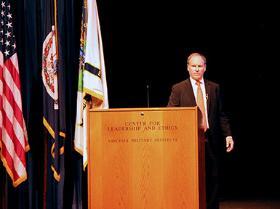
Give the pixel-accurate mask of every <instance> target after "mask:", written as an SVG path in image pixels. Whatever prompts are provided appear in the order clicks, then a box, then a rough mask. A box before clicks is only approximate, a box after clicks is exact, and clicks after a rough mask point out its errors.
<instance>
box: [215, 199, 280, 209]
mask: <svg viewBox="0 0 280 209" xmlns="http://www.w3.org/2000/svg"><path fill="white" fill-rule="evenodd" d="M220 209H280V200H279V201H275V200H230V201H221V202H220Z"/></svg>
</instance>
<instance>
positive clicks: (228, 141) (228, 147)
mask: <svg viewBox="0 0 280 209" xmlns="http://www.w3.org/2000/svg"><path fill="white" fill-rule="evenodd" d="M233 147H234V141H233V138H232V136H227V137H226V150H227V152H231V151H232V150H233Z"/></svg>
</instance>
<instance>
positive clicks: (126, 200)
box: [88, 108, 201, 209]
mask: <svg viewBox="0 0 280 209" xmlns="http://www.w3.org/2000/svg"><path fill="white" fill-rule="evenodd" d="M88 119H89V120H88V124H89V131H88V132H89V140H88V156H89V157H88V158H89V162H88V202H89V208H90V209H199V208H201V207H200V206H199V192H200V191H199V154H198V146H199V145H198V131H197V130H198V128H197V108H144V109H136V108H134V109H112V110H106V111H90V112H89V117H88Z"/></svg>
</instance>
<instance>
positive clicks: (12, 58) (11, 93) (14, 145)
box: [0, 0, 29, 187]
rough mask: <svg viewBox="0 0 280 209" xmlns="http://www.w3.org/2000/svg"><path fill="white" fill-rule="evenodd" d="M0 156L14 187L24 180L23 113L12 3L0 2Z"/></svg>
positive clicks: (26, 144)
mask: <svg viewBox="0 0 280 209" xmlns="http://www.w3.org/2000/svg"><path fill="white" fill-rule="evenodd" d="M0 2H1V3H0V20H1V21H0V26H1V29H0V155H1V160H2V162H3V164H4V167H5V168H6V170H7V172H8V174H9V176H10V177H11V179H12V182H13V185H14V186H15V187H16V186H18V185H19V184H20V183H22V182H23V181H24V180H26V179H27V173H26V159H25V153H26V151H28V149H29V146H28V141H27V134H26V128H25V122H24V118H23V114H22V100H21V85H20V75H19V68H18V59H17V53H16V41H15V35H14V29H13V21H12V16H13V15H12V12H11V4H10V2H9V0H1V1H0Z"/></svg>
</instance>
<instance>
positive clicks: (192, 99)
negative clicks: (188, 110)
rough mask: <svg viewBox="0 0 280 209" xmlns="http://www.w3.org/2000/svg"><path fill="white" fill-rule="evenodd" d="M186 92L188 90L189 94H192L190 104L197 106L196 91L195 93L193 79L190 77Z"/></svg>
mask: <svg viewBox="0 0 280 209" xmlns="http://www.w3.org/2000/svg"><path fill="white" fill-rule="evenodd" d="M186 92H187V95H189V96H190V98H189V99H190V101H189V102H190V103H191V104H190V105H191V106H196V101H195V96H194V93H193V88H192V84H191V81H190V79H189V78H188V79H187V80H186Z"/></svg>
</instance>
